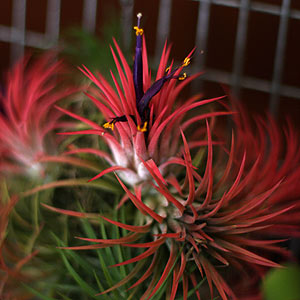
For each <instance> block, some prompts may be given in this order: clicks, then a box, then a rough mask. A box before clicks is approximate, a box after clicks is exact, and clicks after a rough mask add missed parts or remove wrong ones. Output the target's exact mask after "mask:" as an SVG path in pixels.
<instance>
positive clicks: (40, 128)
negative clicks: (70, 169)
mask: <svg viewBox="0 0 300 300" xmlns="http://www.w3.org/2000/svg"><path fill="white" fill-rule="evenodd" d="M62 71H63V66H62V64H61V62H59V61H57V60H55V57H54V56H53V55H52V54H47V55H44V56H43V57H41V58H39V59H37V60H35V61H34V62H32V61H31V65H30V66H29V65H28V59H23V60H21V61H20V62H19V63H18V64H16V66H15V67H14V68H13V69H12V70H11V71H10V72H9V73H8V76H7V84H6V86H5V87H4V89H3V94H1V95H0V104H1V107H2V111H3V112H2V113H0V127H1V131H0V171H1V172H14V173H22V174H24V175H25V174H29V175H31V176H39V175H41V174H43V166H42V165H41V164H40V163H39V162H38V158H39V157H40V156H42V155H44V154H54V153H55V152H56V148H57V145H58V138H57V137H56V136H54V135H52V136H51V134H49V133H51V132H52V131H53V130H54V129H55V128H57V127H60V125H61V123H60V122H59V117H60V116H61V115H62V114H61V113H60V112H59V111H57V110H56V109H54V108H53V105H54V104H55V103H56V102H57V101H59V100H61V99H62V98H64V97H66V96H68V95H70V94H71V93H73V92H74V89H73V90H71V89H70V88H65V87H64V88H63V89H62V88H61V87H58V86H59V84H58V83H59V81H60V80H61V74H62Z"/></svg>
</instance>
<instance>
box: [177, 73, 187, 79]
mask: <svg viewBox="0 0 300 300" xmlns="http://www.w3.org/2000/svg"><path fill="white" fill-rule="evenodd" d="M186 77H187V76H186V73H183V74H182V75H181V76H180V77H178V80H184V79H186Z"/></svg>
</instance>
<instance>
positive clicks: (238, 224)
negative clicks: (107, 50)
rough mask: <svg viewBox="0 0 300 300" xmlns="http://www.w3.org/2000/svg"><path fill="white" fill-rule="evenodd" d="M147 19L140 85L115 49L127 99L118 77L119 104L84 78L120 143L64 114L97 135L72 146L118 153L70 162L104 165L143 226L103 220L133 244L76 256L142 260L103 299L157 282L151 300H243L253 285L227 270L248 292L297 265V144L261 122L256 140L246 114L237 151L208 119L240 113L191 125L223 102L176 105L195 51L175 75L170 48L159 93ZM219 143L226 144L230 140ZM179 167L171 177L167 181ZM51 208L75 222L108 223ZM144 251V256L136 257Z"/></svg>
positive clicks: (138, 57)
mask: <svg viewBox="0 0 300 300" xmlns="http://www.w3.org/2000/svg"><path fill="white" fill-rule="evenodd" d="M140 17H141V16H140V15H138V24H137V26H136V27H135V30H136V35H137V45H136V54H135V61H134V66H133V74H132V72H131V70H130V69H129V66H128V64H127V62H126V61H125V59H124V57H123V55H122V52H121V50H120V49H119V46H118V45H117V44H116V43H115V42H114V43H115V47H116V49H117V52H118V55H119V57H120V60H121V63H122V65H121V64H120V63H119V60H118V59H117V57H116V55H115V53H114V50H112V53H113V56H114V59H115V62H116V66H117V69H118V73H119V79H120V82H121V84H122V88H121V87H120V85H119V83H118V80H117V79H116V77H115V76H114V75H113V74H112V79H113V81H114V83H115V88H116V90H117V93H116V92H115V91H114V89H113V88H112V87H111V86H110V85H109V84H108V83H107V81H106V80H105V79H104V78H103V77H102V76H101V75H100V74H97V76H95V75H94V74H92V73H91V72H90V71H89V70H88V69H87V68H83V69H82V72H83V73H84V74H85V75H86V76H88V78H90V79H91V81H92V82H93V83H94V84H95V85H96V86H97V87H98V88H99V89H100V92H99V91H98V90H97V89H94V88H93V89H92V92H93V94H95V95H96V96H94V95H91V94H90V93H89V94H88V96H89V97H90V98H91V99H92V101H93V102H94V103H95V105H96V106H97V107H98V109H99V110H100V111H101V112H102V114H103V115H104V116H105V117H106V119H107V123H105V124H104V127H105V128H106V129H109V128H110V129H111V130H114V129H116V131H117V133H116V131H113V133H114V134H111V133H110V132H108V131H106V130H105V129H103V128H102V127H101V126H100V125H98V124H96V123H95V122H92V121H90V120H88V119H86V118H83V117H81V116H79V115H76V114H74V113H72V112H70V111H66V110H64V109H62V108H58V109H59V110H60V111H62V112H65V113H66V114H68V115H70V116H72V117H73V118H75V119H77V120H80V121H82V122H84V123H85V124H87V125H89V126H90V127H91V128H92V129H88V130H84V131H73V132H69V133H64V134H70V135H73V134H87V135H90V134H96V135H99V137H100V138H103V139H104V141H105V142H106V143H107V144H108V145H109V149H110V150H111V152H112V155H113V156H112V157H111V156H110V155H109V154H107V153H106V152H103V151H100V150H98V149H91V148H84V149H80V148H79V149H75V150H72V151H70V152H69V154H73V153H82V152H87V153H94V154H97V155H99V156H100V157H103V158H104V159H106V161H107V162H108V163H109V164H110V165H111V166H110V167H108V168H107V169H105V170H104V171H102V172H100V173H99V174H98V175H97V176H95V177H94V178H92V180H95V179H97V178H100V177H101V176H103V175H104V174H106V173H108V172H115V176H116V178H117V180H118V182H119V184H120V185H121V186H122V188H123V189H124V192H125V197H123V199H122V200H121V203H120V205H121V204H124V201H123V200H124V199H129V200H130V201H131V202H132V204H133V205H134V206H135V207H136V208H137V214H136V215H137V219H136V221H135V223H134V224H125V223H124V222H119V221H117V220H113V219H112V218H108V217H107V216H100V217H101V218H102V219H104V220H105V221H107V222H109V223H111V224H114V225H116V226H118V227H120V228H122V229H125V230H128V231H129V233H128V234H127V235H126V236H123V237H121V238H119V239H111V240H110V239H105V238H102V239H101V238H100V239H91V238H83V237H82V238H79V239H81V240H83V241H88V242H93V243H94V244H92V245H84V246H76V247H67V248H68V249H72V250H87V249H98V248H105V247H113V246H115V245H121V246H122V247H127V248H133V249H135V250H133V252H135V253H138V255H137V256H134V257H132V258H131V259H129V260H126V261H122V262H119V263H117V264H115V265H113V266H112V267H119V266H124V265H127V264H131V263H136V262H137V264H136V266H135V267H134V268H133V269H132V270H131V272H130V273H129V274H128V275H127V276H126V277H125V278H124V279H123V280H122V281H121V282H120V283H118V284H116V285H115V286H112V287H110V288H109V289H108V290H106V291H105V292H102V293H101V294H104V293H108V292H110V291H112V290H114V289H116V288H119V287H120V286H121V285H122V284H125V283H128V282H129V281H131V280H133V278H137V280H136V281H135V282H134V283H133V285H131V287H130V288H129V289H132V288H134V287H137V286H140V285H141V284H142V283H143V282H145V281H146V280H150V282H149V284H148V286H147V288H145V290H144V292H143V295H142V297H141V299H142V300H149V299H150V298H152V297H154V296H155V295H157V293H158V292H159V291H160V290H161V288H162V287H163V286H164V285H166V295H167V299H171V300H172V299H175V297H176V295H178V294H179V293H181V294H182V295H183V299H185V300H186V299H188V295H189V290H190V288H189V287H190V286H191V285H192V286H193V288H192V290H195V294H196V297H197V298H198V299H200V290H199V284H200V282H201V278H206V281H207V284H208V285H207V286H208V289H209V291H210V294H211V298H213V297H214V295H216V294H217V293H218V294H219V296H220V297H221V298H222V299H223V300H227V299H240V298H238V297H240V296H238V295H239V293H240V292H241V290H242V292H243V291H246V289H247V287H249V285H247V283H245V280H243V282H242V283H241V285H239V284H237V282H236V278H225V277H224V276H223V275H224V274H223V273H226V271H227V270H230V272H232V273H233V274H235V277H241V274H242V276H243V278H248V279H249V280H248V281H249V284H250V281H251V280H250V278H249V274H251V276H253V277H255V278H256V277H261V276H262V274H263V273H264V268H270V267H280V265H279V263H278V262H277V261H276V260H275V261H274V260H273V257H274V254H275V255H281V256H284V257H287V256H289V255H290V254H289V252H288V251H286V250H285V249H284V248H283V247H281V246H280V243H281V242H283V241H284V240H283V239H282V238H281V237H280V236H281V235H287V236H292V235H299V222H298V220H299V204H297V200H299V195H300V190H299V186H298V178H299V175H300V163H299V162H300V156H299V153H298V152H297V148H299V141H298V139H297V136H296V133H295V131H294V130H293V129H292V127H291V126H288V127H287V129H286V130H285V132H284V135H281V132H280V130H279V128H278V127H277V126H276V125H275V123H274V122H273V121H272V119H271V118H270V119H269V121H270V122H269V124H268V123H267V122H264V121H263V120H262V119H259V118H257V119H256V123H257V129H256V130H253V128H250V126H249V122H248V120H247V119H246V118H244V115H245V112H243V111H242V110H240V115H241V117H240V116H238V117H236V126H235V127H234V129H233V131H232V136H231V143H230V145H229V146H228V145H226V144H222V143H219V142H218V140H214V137H219V136H220V133H219V132H218V131H215V132H214V128H213V126H212V123H210V122H209V121H208V119H209V118H212V117H216V116H220V115H224V114H227V115H229V114H232V112H231V111H228V110H225V111H217V112H212V113H211V112H209V113H203V114H200V115H196V116H194V117H191V118H190V119H184V118H185V117H186V113H187V112H189V111H190V110H192V109H193V108H196V107H200V106H202V105H204V104H207V103H211V102H215V101H217V100H219V99H220V98H215V99H209V100H198V97H192V98H190V99H189V100H187V101H186V102H185V103H183V104H181V105H180V104H179V103H177V102H176V101H175V100H176V98H177V95H178V93H179V91H180V90H182V88H183V87H184V86H185V85H186V83H188V82H190V81H191V80H192V79H193V78H195V77H196V76H197V75H195V76H192V77H190V78H188V79H186V80H185V81H184V82H181V83H180V84H179V85H177V86H176V80H174V79H185V77H186V75H182V73H181V72H182V69H183V68H184V67H186V66H187V65H188V64H189V62H190V59H191V55H192V53H193V51H192V52H191V53H190V54H189V55H188V56H187V58H186V59H185V60H184V61H183V63H182V64H181V65H180V66H179V67H176V68H174V69H173V68H172V64H171V67H170V68H166V66H167V65H166V64H167V59H168V55H169V51H170V48H166V47H165V49H164V51H163V55H162V58H161V62H160V66H159V69H158V73H157V77H156V81H155V82H154V83H153V84H151V78H150V73H149V71H148V62H147V56H146V48H145V40H143V39H142V34H143V31H142V29H141V28H140ZM123 70H124V71H123ZM203 120H204V121H205V122H204V126H203V122H202V123H201V121H203ZM199 124H200V126H199ZM205 124H206V125H205ZM192 125H194V126H197V128H198V130H197V129H195V134H193V135H192V136H191V138H186V136H185V134H184V132H186V131H187V128H188V127H189V126H192ZM221 136H222V137H223V140H226V137H227V134H226V133H225V134H224V132H222V133H221ZM267 139H269V144H268V143H266V140H267ZM282 140H284V141H285V145H286V146H285V147H283V142H282ZM214 145H216V147H214ZM269 149H270V150H269ZM205 158H206V159H205ZM171 166H172V167H174V168H170V169H168V168H169V167H171ZM170 170H172V171H170ZM128 186H129V187H128ZM46 207H48V208H49V209H51V210H53V211H56V212H60V213H63V214H66V215H71V216H77V217H84V218H97V217H99V216H98V215H95V214H93V215H92V214H87V213H83V212H74V211H70V210H66V209H58V208H54V207H51V206H46ZM136 224H138V225H136ZM278 235H280V236H278ZM140 248H142V249H146V250H145V251H142V252H139V251H140V250H139V249H140ZM272 255H273V256H272ZM141 270H144V273H141ZM180 286H182V289H180V288H179V287H180ZM179 290H180V291H179Z"/></svg>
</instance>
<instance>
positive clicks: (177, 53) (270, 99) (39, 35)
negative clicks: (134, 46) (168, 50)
mask: <svg viewBox="0 0 300 300" xmlns="http://www.w3.org/2000/svg"><path fill="white" fill-rule="evenodd" d="M104 2H105V1H104V0H103V1H100V0H99V1H97V0H80V1H69V0H63V1H62V0H47V1H40V0H30V1H26V0H11V1H0V16H1V17H0V45H1V67H2V68H7V67H8V61H10V63H13V62H15V61H16V59H17V58H19V57H20V56H22V55H23V54H24V49H25V48H27V47H29V48H30V47H33V48H41V49H44V48H49V47H51V46H53V45H55V44H56V43H57V41H58V39H59V36H60V33H61V32H62V30H63V28H66V27H67V26H70V25H77V26H78V25H79V26H81V27H83V28H84V29H86V30H87V31H89V32H92V33H93V32H95V30H96V28H97V26H101V19H102V17H103V15H107V14H109V13H110V11H107V10H106V11H105V9H104V7H103V3H104ZM112 2H114V6H113V8H110V9H114V10H116V11H118V13H119V15H120V19H121V23H122V34H123V39H122V40H123V47H125V48H127V49H128V48H130V45H131V44H130V39H131V37H130V36H131V28H132V24H133V22H134V19H135V14H136V13H137V12H138V11H142V12H143V14H144V25H145V28H146V32H147V41H148V48H149V52H150V54H152V56H153V57H154V60H155V61H156V62H157V60H158V58H159V56H160V52H161V50H162V47H163V44H164V42H165V40H166V38H168V40H169V41H171V42H173V44H174V48H173V56H174V57H175V59H178V60H180V59H182V57H183V56H184V55H185V54H186V53H187V51H189V50H190V49H191V48H192V47H193V46H194V45H196V46H197V49H198V54H199V53H202V54H201V55H200V54H199V55H196V56H195V58H194V64H193V66H194V68H195V70H199V69H200V70H205V71H206V73H205V75H204V77H203V79H204V80H205V82H207V83H208V85H209V83H210V82H217V83H225V84H228V85H230V86H231V87H232V90H233V91H234V93H235V94H236V95H237V96H238V97H241V98H247V97H248V98H249V100H248V102H251V103H252V105H255V106H259V105H260V106H268V107H269V108H270V109H271V111H272V112H273V113H274V114H278V113H279V112H281V111H282V109H284V108H285V107H286V105H285V104H286V103H292V104H291V107H298V108H299V106H300V105H298V101H299V99H300V87H299V86H300V85H299V78H300V76H299V75H300V71H299V70H300V68H299V67H300V62H299V58H298V57H299V55H298V53H300V45H299V43H298V35H299V32H300V3H299V2H300V1H295V0H294V1H292V0H282V1H280V0H264V1H263V0H261V1H251V0H194V1H192V0H160V1H159V0H153V1H142V0H136V1H133V0H119V1H117V0H115V1H112ZM197 84H202V83H201V82H198V83H197ZM258 93H260V94H258ZM260 99H263V101H260ZM297 99H298V100H297ZM283 101H284V102H283ZM263 102H264V103H263ZM266 102H267V104H266ZM283 103H284V105H283ZM250 105H251V104H250ZM298 108H297V109H298Z"/></svg>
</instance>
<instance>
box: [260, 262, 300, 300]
mask: <svg viewBox="0 0 300 300" xmlns="http://www.w3.org/2000/svg"><path fill="white" fill-rule="evenodd" d="M299 283H300V267H299V266H297V265H293V264H290V265H287V266H286V267H285V268H278V269H273V270H271V271H270V272H269V273H268V274H267V276H266V277H265V279H264V281H263V286H262V290H263V294H264V299H265V300H283V299H284V300H299V295H300V284H299Z"/></svg>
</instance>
